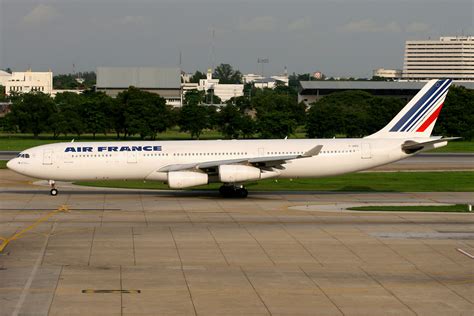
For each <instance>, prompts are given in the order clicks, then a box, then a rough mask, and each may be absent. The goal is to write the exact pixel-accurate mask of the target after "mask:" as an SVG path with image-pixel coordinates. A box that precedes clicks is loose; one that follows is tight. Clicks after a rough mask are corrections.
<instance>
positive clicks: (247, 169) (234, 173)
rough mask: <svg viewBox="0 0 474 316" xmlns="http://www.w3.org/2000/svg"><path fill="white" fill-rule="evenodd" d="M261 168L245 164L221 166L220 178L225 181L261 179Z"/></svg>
mask: <svg viewBox="0 0 474 316" xmlns="http://www.w3.org/2000/svg"><path fill="white" fill-rule="evenodd" d="M260 174H261V171H260V169H259V168H255V167H251V166H244V165H221V166H219V180H220V181H221V182H224V183H236V182H243V181H252V180H259V179H260Z"/></svg>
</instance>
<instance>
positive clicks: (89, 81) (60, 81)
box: [53, 71, 96, 89]
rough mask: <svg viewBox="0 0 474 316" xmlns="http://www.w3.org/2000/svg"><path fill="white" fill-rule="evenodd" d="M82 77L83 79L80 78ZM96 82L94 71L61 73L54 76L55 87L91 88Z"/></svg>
mask: <svg viewBox="0 0 474 316" xmlns="http://www.w3.org/2000/svg"><path fill="white" fill-rule="evenodd" d="M78 78H80V79H81V81H79V80H78ZM95 84H96V74H95V72H93V71H90V72H79V73H77V74H61V75H56V76H54V77H53V85H54V89H90V88H92V87H93V86H94V85H95Z"/></svg>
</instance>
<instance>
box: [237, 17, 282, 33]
mask: <svg viewBox="0 0 474 316" xmlns="http://www.w3.org/2000/svg"><path fill="white" fill-rule="evenodd" d="M276 25H277V23H276V19H275V18H274V17H272V16H257V17H254V18H252V19H250V20H241V21H240V23H239V29H240V30H242V31H249V32H271V31H273V30H275V29H276Z"/></svg>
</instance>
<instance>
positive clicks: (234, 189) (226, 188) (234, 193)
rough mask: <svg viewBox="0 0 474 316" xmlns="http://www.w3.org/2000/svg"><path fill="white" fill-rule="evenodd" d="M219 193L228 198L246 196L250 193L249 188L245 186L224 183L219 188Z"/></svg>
mask: <svg viewBox="0 0 474 316" xmlns="http://www.w3.org/2000/svg"><path fill="white" fill-rule="evenodd" d="M219 193H220V194H221V195H222V196H223V197H226V198H242V199H244V198H246V197H247V196H248V194H249V192H248V191H247V189H246V188H245V187H244V186H243V185H240V186H236V185H225V184H224V185H222V186H221V187H220V188H219Z"/></svg>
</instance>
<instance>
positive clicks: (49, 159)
mask: <svg viewBox="0 0 474 316" xmlns="http://www.w3.org/2000/svg"><path fill="white" fill-rule="evenodd" d="M52 164H53V151H52V150H51V149H46V150H44V151H43V165H52Z"/></svg>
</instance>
